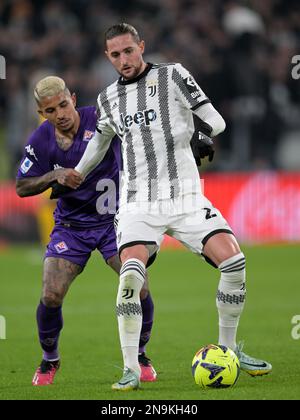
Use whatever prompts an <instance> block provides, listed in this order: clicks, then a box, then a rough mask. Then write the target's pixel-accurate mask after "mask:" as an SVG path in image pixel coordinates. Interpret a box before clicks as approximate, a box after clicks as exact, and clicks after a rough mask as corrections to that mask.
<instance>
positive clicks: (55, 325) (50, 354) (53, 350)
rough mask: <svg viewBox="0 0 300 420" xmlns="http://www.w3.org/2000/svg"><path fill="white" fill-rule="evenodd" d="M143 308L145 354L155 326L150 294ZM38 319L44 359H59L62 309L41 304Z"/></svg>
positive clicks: (142, 351) (143, 347)
mask: <svg viewBox="0 0 300 420" xmlns="http://www.w3.org/2000/svg"><path fill="white" fill-rule="evenodd" d="M141 306H142V311H143V324H142V330H141V337H140V343H139V353H144V352H145V346H146V344H147V343H148V341H149V340H150V335H151V330H152V325H153V312H154V305H153V301H152V298H151V295H150V293H148V296H147V297H146V299H144V300H142V301H141ZM36 319H37V325H38V332H39V339H40V343H41V347H42V349H43V359H44V360H49V361H51V360H52V361H53V360H57V359H59V353H58V339H59V334H60V331H61V330H62V328H63V317H62V307H61V306H59V307H57V308H48V307H47V306H45V305H44V304H43V303H42V302H40V304H39V306H38V308H37V312H36Z"/></svg>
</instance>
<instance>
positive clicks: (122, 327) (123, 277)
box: [117, 258, 146, 375]
mask: <svg viewBox="0 0 300 420" xmlns="http://www.w3.org/2000/svg"><path fill="white" fill-rule="evenodd" d="M145 275H146V268H145V265H144V264H143V263H142V261H140V260H138V259H136V258H131V259H129V260H127V261H126V262H125V263H124V264H123V265H122V267H121V271H120V283H119V290H118V295H117V317H118V324H119V335H120V342H121V348H122V352H123V360H124V366H125V367H129V368H131V369H133V370H134V371H135V372H137V373H138V374H139V375H140V371H141V369H140V365H139V362H138V350H139V340H140V333H141V328H142V319H143V317H142V308H141V301H140V291H141V289H142V287H143V284H144V281H145Z"/></svg>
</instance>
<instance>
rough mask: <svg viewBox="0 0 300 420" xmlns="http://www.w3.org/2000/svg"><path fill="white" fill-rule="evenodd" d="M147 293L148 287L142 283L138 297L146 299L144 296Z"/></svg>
mask: <svg viewBox="0 0 300 420" xmlns="http://www.w3.org/2000/svg"><path fill="white" fill-rule="evenodd" d="M148 294H149V289H148V287H147V286H145V285H144V286H143V288H142V290H141V291H140V299H141V300H144V299H146V297H147V296H148Z"/></svg>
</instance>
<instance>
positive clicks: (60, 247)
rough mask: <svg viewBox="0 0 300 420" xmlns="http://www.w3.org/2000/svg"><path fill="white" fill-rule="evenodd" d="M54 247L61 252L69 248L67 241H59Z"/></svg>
mask: <svg viewBox="0 0 300 420" xmlns="http://www.w3.org/2000/svg"><path fill="white" fill-rule="evenodd" d="M54 248H55V249H56V251H57V252H58V253H59V254H62V253H63V252H65V251H67V250H68V249H69V248H68V246H67V244H66V243H65V242H59V243H58V244H56V245H54Z"/></svg>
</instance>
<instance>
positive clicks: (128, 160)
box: [97, 63, 210, 205]
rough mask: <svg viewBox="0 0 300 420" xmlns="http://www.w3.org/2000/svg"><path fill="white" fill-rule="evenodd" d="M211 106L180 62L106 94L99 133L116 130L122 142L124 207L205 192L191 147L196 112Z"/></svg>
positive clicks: (122, 83)
mask: <svg viewBox="0 0 300 420" xmlns="http://www.w3.org/2000/svg"><path fill="white" fill-rule="evenodd" d="M208 102H210V101H209V99H208V98H207V96H206V95H205V94H204V93H203V91H202V90H201V88H200V87H199V85H198V84H197V83H196V81H195V79H194V78H193V77H192V76H191V74H190V73H189V72H188V71H187V70H186V69H185V68H184V67H183V66H182V65H181V64H179V63H177V64H159V65H153V64H148V66H147V68H146V69H145V71H144V72H143V73H142V74H141V75H140V76H138V77H137V78H136V79H133V80H128V81H125V80H123V79H122V78H120V79H119V80H118V81H116V82H115V83H113V84H112V85H110V86H109V87H108V88H106V89H105V90H104V91H103V92H101V93H100V95H99V97H98V107H99V112H100V116H99V119H98V122H97V130H98V131H100V132H102V133H104V132H105V133H107V132H108V133H109V130H111V131H112V134H113V133H116V134H117V135H118V136H119V137H120V139H121V141H122V155H123V174H122V179H121V201H120V205H122V203H130V202H136V201H148V202H149V201H152V202H153V201H156V200H160V199H168V198H171V199H173V198H176V197H178V196H180V195H184V194H190V193H195V188H196V189H197V190H198V191H199V192H200V191H201V187H200V179H199V174H198V170H197V166H196V164H195V160H194V157H193V154H192V151H191V148H190V140H191V137H192V134H193V132H194V123H193V114H192V112H191V111H195V110H197V109H198V108H199V107H200V106H202V105H204V104H206V103H208ZM195 185H196V187H195Z"/></svg>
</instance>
